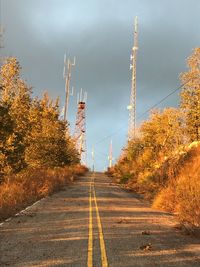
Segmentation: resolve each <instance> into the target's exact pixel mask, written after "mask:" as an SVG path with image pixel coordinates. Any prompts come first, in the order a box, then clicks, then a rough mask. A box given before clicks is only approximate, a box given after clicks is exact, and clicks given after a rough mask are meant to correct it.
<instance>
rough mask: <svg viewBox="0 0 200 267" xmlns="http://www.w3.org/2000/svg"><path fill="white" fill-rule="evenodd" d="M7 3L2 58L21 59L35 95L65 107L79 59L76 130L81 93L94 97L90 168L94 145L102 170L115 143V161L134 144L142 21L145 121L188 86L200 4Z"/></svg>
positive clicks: (140, 108) (107, 0) (199, 36)
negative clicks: (132, 102) (132, 108)
mask: <svg viewBox="0 0 200 267" xmlns="http://www.w3.org/2000/svg"><path fill="white" fill-rule="evenodd" d="M1 2H2V7H1V14H2V19H1V20H2V24H3V26H4V28H5V41H4V43H5V48H4V49H3V50H1V55H4V56H15V57H17V58H18V60H19V61H20V64H21V66H22V70H23V78H24V79H26V80H27V82H28V84H29V85H31V86H32V87H33V91H34V95H39V96H41V95H42V92H43V91H44V90H47V91H48V92H49V94H50V96H52V97H56V96H60V99H61V106H62V105H63V104H64V81H63V77H62V72H63V55H64V53H65V52H67V53H68V54H69V55H70V57H71V58H73V57H74V56H76V61H77V65H76V68H75V69H74V70H73V72H72V83H71V84H72V85H73V86H74V87H75V96H74V97H71V99H70V110H69V121H70V124H71V131H72V132H73V130H74V121H75V115H76V93H77V92H78V91H79V90H80V88H81V87H82V88H83V89H84V90H86V91H87V92H88V107H87V151H88V163H89V164H90V166H91V148H92V145H94V147H95V161H96V169H98V170H100V169H103V168H104V167H105V166H107V165H108V159H107V156H108V150H109V142H110V139H111V138H112V140H113V154H114V157H115V159H117V158H118V156H119V153H120V149H121V148H122V147H123V146H124V145H125V144H126V139H127V125H128V111H127V105H128V104H129V97H130V88H131V85H130V83H131V73H130V70H129V65H130V52H131V48H132V46H133V21H134V17H135V16H136V15H137V16H138V20H139V51H138V61H137V114H138V116H139V115H140V114H142V113H143V112H144V111H145V110H147V109H148V108H149V107H151V106H152V105H153V104H155V103H156V102H157V101H159V100H160V99H161V98H162V97H164V96H165V95H167V94H168V93H170V92H171V91H172V90H174V89H175V88H176V87H177V86H178V85H180V81H179V74H180V73H181V72H182V71H185V70H186V58H187V57H188V56H189V55H190V54H191V52H192V49H193V48H195V47H199V46H200V15H199V14H200V1H199V0H123V1H121V0H71V1H70V0H1ZM176 105H178V97H177V95H173V96H171V97H170V98H168V99H167V101H165V102H164V103H163V104H162V106H161V107H164V106H176ZM138 123H139V121H138ZM113 133H114V135H112V134H113ZM110 135H112V137H111V136H110Z"/></svg>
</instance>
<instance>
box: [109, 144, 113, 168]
mask: <svg viewBox="0 0 200 267" xmlns="http://www.w3.org/2000/svg"><path fill="white" fill-rule="evenodd" d="M108 160H109V168H112V162H113V151H112V140H111V141H110V149H109V156H108Z"/></svg>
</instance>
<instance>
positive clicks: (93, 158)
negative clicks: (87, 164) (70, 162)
mask: <svg viewBox="0 0 200 267" xmlns="http://www.w3.org/2000/svg"><path fill="white" fill-rule="evenodd" d="M92 172H94V147H92Z"/></svg>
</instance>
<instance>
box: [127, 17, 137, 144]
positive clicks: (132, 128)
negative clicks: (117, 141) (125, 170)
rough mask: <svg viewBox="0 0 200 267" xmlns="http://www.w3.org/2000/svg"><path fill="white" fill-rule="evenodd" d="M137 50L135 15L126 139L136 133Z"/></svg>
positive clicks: (133, 136)
mask: <svg viewBox="0 0 200 267" xmlns="http://www.w3.org/2000/svg"><path fill="white" fill-rule="evenodd" d="M137 50H138V18H137V17H135V25H134V45H133V48H132V53H131V58H130V59H131V65H130V69H131V70H132V82H131V96H130V104H129V106H128V107H127V108H128V110H129V125H128V140H130V139H132V138H135V134H136V63H137Z"/></svg>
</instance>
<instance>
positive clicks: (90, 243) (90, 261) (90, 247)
mask: <svg viewBox="0 0 200 267" xmlns="http://www.w3.org/2000/svg"><path fill="white" fill-rule="evenodd" d="M92 257H93V226H92V183H91V182H90V193H89V236H88V261H87V267H92V264H93V259H92Z"/></svg>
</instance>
